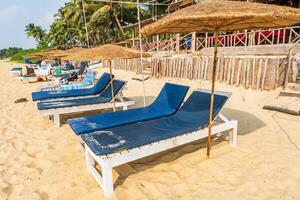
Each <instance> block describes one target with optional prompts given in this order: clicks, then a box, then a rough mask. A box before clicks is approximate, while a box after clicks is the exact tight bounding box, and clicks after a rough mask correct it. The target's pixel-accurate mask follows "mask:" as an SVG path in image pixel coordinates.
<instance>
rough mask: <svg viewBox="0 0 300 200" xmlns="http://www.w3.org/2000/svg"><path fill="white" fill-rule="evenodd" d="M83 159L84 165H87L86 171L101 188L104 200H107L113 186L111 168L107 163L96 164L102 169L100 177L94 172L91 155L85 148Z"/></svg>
mask: <svg viewBox="0 0 300 200" xmlns="http://www.w3.org/2000/svg"><path fill="white" fill-rule="evenodd" d="M85 159H86V165H87V170H88V172H90V173H91V174H92V175H93V176H94V177H95V179H96V181H97V182H98V184H99V185H100V186H101V187H102V189H103V192H104V196H105V197H106V198H109V197H110V196H111V195H112V193H113V190H114V185H113V178H112V167H111V166H110V164H109V163H108V162H105V161H104V162H103V163H101V164H100V163H98V164H100V166H101V169H102V176H101V175H100V174H99V172H98V171H97V170H96V168H95V167H94V165H95V163H94V162H96V161H95V160H94V158H93V157H92V155H91V154H90V153H89V150H88V149H87V148H86V149H85Z"/></svg>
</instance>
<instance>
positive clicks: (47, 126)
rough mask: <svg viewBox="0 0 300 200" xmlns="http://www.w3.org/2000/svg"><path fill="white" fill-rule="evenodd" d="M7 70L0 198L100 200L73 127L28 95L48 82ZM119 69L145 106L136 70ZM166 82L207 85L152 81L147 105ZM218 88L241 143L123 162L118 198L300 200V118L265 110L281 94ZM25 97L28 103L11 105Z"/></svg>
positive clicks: (2, 78)
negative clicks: (25, 79)
mask: <svg viewBox="0 0 300 200" xmlns="http://www.w3.org/2000/svg"><path fill="white" fill-rule="evenodd" d="M9 67H11V64H9V63H0V91H1V98H0V109H1V112H0V136H1V139H0V173H1V179H0V199H1V200H2V199H11V200H17V199H22V200H25V199H26V200H27V199H28V200H35V199H43V200H47V199H64V200H74V199H80V200H84V199H85V200H92V199H103V193H102V190H101V189H100V187H99V186H98V185H97V183H96V182H95V180H94V178H93V177H92V176H91V175H90V174H88V173H87V171H86V168H85V160H84V157H83V154H82V152H80V151H79V150H78V148H77V143H76V142H77V141H76V138H75V136H74V135H73V133H72V131H71V129H70V128H69V127H68V125H66V124H63V126H62V127H61V128H54V127H53V126H52V122H50V121H49V120H46V119H44V118H43V117H42V116H41V115H40V114H39V112H38V111H37V109H36V105H35V103H33V102H32V101H31V100H30V94H31V92H32V91H35V90H36V88H37V86H39V85H42V84H45V83H33V84H22V83H21V82H19V81H18V80H16V79H15V78H14V77H11V76H9V75H8V70H9ZM114 73H115V75H116V77H117V78H120V79H125V80H128V81H129V83H128V89H127V90H126V91H125V92H124V95H125V96H126V97H134V98H135V99H137V100H139V105H141V103H142V98H141V95H142V90H141V83H140V82H137V81H132V80H131V77H133V76H134V74H133V73H129V72H124V71H114ZM165 81H172V82H177V83H181V84H187V85H190V86H191V87H192V89H195V88H198V87H202V88H209V84H208V83H207V82H202V83H200V82H199V81H189V80H184V81H183V80H167V79H166V80H157V79H150V80H148V81H147V82H146V88H147V90H146V94H147V96H149V97H148V102H150V101H151V99H153V97H154V96H156V95H157V93H158V92H159V90H160V88H161V87H162V85H163V83H164V82H165ZM217 89H218V90H224V91H232V92H233V96H232V97H231V99H230V101H229V102H228V104H227V105H226V109H225V110H224V113H225V114H227V116H229V117H231V118H235V119H238V120H239V130H238V134H239V137H238V147H237V148H234V149H233V148H230V147H229V146H228V145H227V142H225V141H220V142H217V143H216V144H214V146H213V148H212V158H211V159H209V160H207V159H206V158H205V152H206V149H205V143H199V142H196V143H193V144H189V145H186V146H184V147H181V148H177V149H176V150H172V151H168V152H165V153H162V154H159V155H155V156H151V157H149V158H146V159H141V160H138V161H135V162H132V163H129V164H126V165H123V166H120V167H118V168H116V170H114V178H115V180H116V182H117V183H116V187H115V188H116V189H115V194H114V197H115V198H116V199H130V200H134V199H193V200H195V199H300V189H299V188H300V118H299V116H298V117H297V116H290V115H287V114H282V113H276V112H273V111H268V110H263V109H262V106H263V105H264V104H265V103H266V102H269V101H270V100H272V99H274V98H275V97H276V95H277V93H278V91H271V92H267V91H252V90H246V91H245V90H243V89H241V88H236V87H229V86H227V85H225V84H218V85H217ZM243 96H244V101H243ZM24 97H25V98H28V99H29V101H28V102H26V103H19V104H15V103H14V101H15V100H17V99H18V98H24Z"/></svg>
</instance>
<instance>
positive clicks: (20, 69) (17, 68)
mask: <svg viewBox="0 0 300 200" xmlns="http://www.w3.org/2000/svg"><path fill="white" fill-rule="evenodd" d="M22 69H23V68H22V67H13V68H11V69H10V71H22Z"/></svg>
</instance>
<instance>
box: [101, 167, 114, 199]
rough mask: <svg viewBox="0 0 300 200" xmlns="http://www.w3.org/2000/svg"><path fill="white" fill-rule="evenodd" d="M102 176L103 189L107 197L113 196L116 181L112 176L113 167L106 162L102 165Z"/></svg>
mask: <svg viewBox="0 0 300 200" xmlns="http://www.w3.org/2000/svg"><path fill="white" fill-rule="evenodd" d="M102 176H103V191H104V196H105V197H107V198H108V197H111V195H112V193H113V190H114V185H113V184H114V183H113V177H112V167H111V166H110V165H109V164H107V163H104V164H103V165H102Z"/></svg>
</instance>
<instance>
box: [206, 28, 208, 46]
mask: <svg viewBox="0 0 300 200" xmlns="http://www.w3.org/2000/svg"><path fill="white" fill-rule="evenodd" d="M207 34H208V33H207V32H206V33H205V47H207V43H208V41H207V40H208V35H207Z"/></svg>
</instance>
